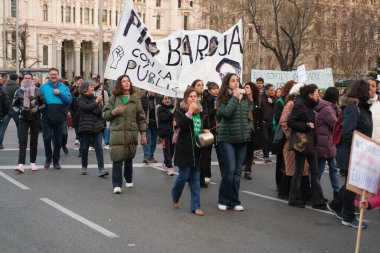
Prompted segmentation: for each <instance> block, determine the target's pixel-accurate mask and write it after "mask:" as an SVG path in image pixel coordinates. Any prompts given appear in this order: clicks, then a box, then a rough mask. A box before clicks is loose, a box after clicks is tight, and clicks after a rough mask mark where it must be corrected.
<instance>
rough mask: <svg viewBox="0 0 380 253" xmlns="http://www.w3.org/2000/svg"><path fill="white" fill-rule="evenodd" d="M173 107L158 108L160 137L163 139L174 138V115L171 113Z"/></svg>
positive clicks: (163, 106) (161, 106)
mask: <svg viewBox="0 0 380 253" xmlns="http://www.w3.org/2000/svg"><path fill="white" fill-rule="evenodd" d="M171 110H172V107H169V106H166V105H164V104H162V105H158V106H157V121H158V136H160V137H161V138H163V137H167V136H173V134H174V132H173V120H174V114H173V113H172V112H171Z"/></svg>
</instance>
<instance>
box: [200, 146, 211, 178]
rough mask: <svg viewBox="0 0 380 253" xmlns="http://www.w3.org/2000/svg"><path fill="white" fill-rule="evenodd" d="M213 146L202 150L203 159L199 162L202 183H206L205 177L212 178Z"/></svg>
mask: <svg viewBox="0 0 380 253" xmlns="http://www.w3.org/2000/svg"><path fill="white" fill-rule="evenodd" d="M212 146H213V145H210V146H208V147H205V148H201V158H200V161H199V171H200V182H205V177H209V178H210V177H211V154H212Z"/></svg>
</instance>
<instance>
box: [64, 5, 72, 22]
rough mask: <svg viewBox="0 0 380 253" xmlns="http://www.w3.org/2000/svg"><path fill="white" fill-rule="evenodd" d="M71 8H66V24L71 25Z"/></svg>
mask: <svg viewBox="0 0 380 253" xmlns="http://www.w3.org/2000/svg"><path fill="white" fill-rule="evenodd" d="M70 12H71V8H70V7H69V6H66V8H65V22H66V23H70V18H71V13H70Z"/></svg>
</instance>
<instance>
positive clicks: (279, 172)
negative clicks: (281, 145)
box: [276, 152, 285, 188]
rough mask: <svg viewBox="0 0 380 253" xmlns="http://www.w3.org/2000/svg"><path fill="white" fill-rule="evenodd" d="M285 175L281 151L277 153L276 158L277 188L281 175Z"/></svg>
mask: <svg viewBox="0 0 380 253" xmlns="http://www.w3.org/2000/svg"><path fill="white" fill-rule="evenodd" d="M284 175H285V164H284V156H283V153H282V152H279V154H277V159H276V185H277V188H278V187H279V186H280V184H281V181H282V177H283V176H284Z"/></svg>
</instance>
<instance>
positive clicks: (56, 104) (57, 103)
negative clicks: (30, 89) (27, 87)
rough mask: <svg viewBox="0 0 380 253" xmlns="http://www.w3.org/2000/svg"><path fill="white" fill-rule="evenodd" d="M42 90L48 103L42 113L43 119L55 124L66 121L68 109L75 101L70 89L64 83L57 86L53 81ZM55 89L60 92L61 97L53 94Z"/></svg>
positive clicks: (45, 84)
mask: <svg viewBox="0 0 380 253" xmlns="http://www.w3.org/2000/svg"><path fill="white" fill-rule="evenodd" d="M40 89H41V92H42V94H43V96H44V97H45V101H46V109H45V110H43V112H42V119H43V120H44V121H47V122H49V123H53V124H54V123H61V122H63V121H65V120H66V114H67V108H68V107H69V106H70V104H71V101H72V99H73V97H72V96H71V93H70V90H69V88H68V87H67V86H66V85H64V84H63V83H60V82H58V84H57V85H54V83H53V82H52V81H48V82H47V83H44V84H43V85H42V86H41V88H40ZM54 89H58V90H59V95H55V94H54V93H53V90H54Z"/></svg>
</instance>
